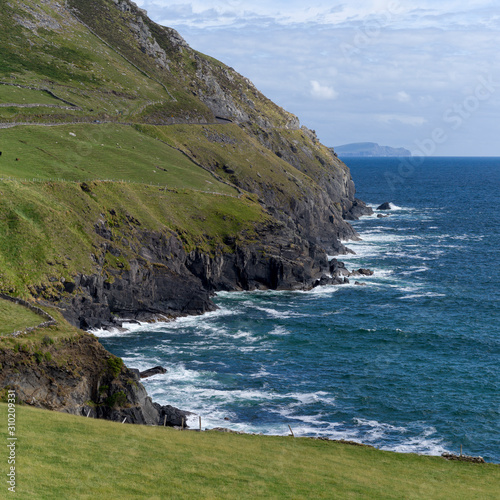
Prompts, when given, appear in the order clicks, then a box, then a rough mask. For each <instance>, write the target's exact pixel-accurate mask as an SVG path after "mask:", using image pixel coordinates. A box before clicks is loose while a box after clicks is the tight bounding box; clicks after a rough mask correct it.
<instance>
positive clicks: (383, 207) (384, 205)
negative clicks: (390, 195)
mask: <svg viewBox="0 0 500 500" xmlns="http://www.w3.org/2000/svg"><path fill="white" fill-rule="evenodd" d="M377 210H392V207H391V204H390V202H388V201H386V202H385V203H382V205H379V206H378V207H377Z"/></svg>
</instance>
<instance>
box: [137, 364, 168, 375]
mask: <svg viewBox="0 0 500 500" xmlns="http://www.w3.org/2000/svg"><path fill="white" fill-rule="evenodd" d="M163 373H167V370H166V369H165V368H163V366H155V367H154V368H148V369H147V370H144V371H142V372H140V374H139V375H140V377H141V378H148V377H152V376H153V375H159V374H163Z"/></svg>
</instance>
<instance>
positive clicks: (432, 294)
mask: <svg viewBox="0 0 500 500" xmlns="http://www.w3.org/2000/svg"><path fill="white" fill-rule="evenodd" d="M429 297H446V295H445V294H443V293H435V292H425V293H415V294H411V295H405V296H404V297H399V299H400V300H406V299H421V298H429Z"/></svg>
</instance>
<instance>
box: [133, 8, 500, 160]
mask: <svg viewBox="0 0 500 500" xmlns="http://www.w3.org/2000/svg"><path fill="white" fill-rule="evenodd" d="M136 3H137V5H138V6H139V7H141V8H143V9H146V10H147V11H148V15H149V17H150V18H151V19H153V20H154V21H156V22H157V23H159V24H162V25H164V26H169V27H171V28H175V29H176V30H177V31H179V33H180V34H181V36H183V38H184V39H185V40H186V41H187V42H188V43H189V45H190V46H191V47H192V48H193V49H195V50H198V51H200V52H203V53H205V54H208V55H210V56H212V57H215V58H217V59H219V60H220V61H222V62H224V63H225V64H227V65H228V66H231V67H233V68H234V69H235V70H236V71H238V72H239V73H241V74H242V75H244V76H246V77H247V78H249V79H250V80H251V81H252V82H253V83H254V84H255V86H256V87H257V88H258V89H259V90H260V91H261V92H262V93H263V94H264V95H266V96H267V97H269V98H270V99H272V100H273V101H274V102H276V103H277V104H278V105H280V106H282V107H283V108H285V109H286V110H287V111H290V112H292V113H294V114H295V115H297V116H298V117H299V119H300V122H301V124H302V125H305V126H306V127H308V128H310V129H313V130H315V131H316V132H317V134H318V137H319V139H320V140H321V142H323V144H325V145H327V146H338V145H342V144H348V143H352V142H377V143H379V144H381V145H384V146H392V147H405V148H407V149H409V150H410V151H412V152H413V154H417V155H424V156H500V134H499V132H500V50H499V47H500V5H499V4H498V0H474V1H469V2H465V1H463V0H460V1H457V0H441V1H440V2H436V1H435V0H433V1H430V0H429V1H427V0H414V1H412V2H409V1H407V0H406V1H403V0H353V1H349V2H347V0H340V1H339V2H337V1H336V0H332V1H323V0H318V1H314V0H310V1H308V2H306V1H304V0H300V1H298V0H286V1H284V0H267V1H264V0H251V1H247V0H225V1H222V0H221V1H219V0H136Z"/></svg>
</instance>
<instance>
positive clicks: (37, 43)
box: [0, 0, 356, 327]
mask: <svg viewBox="0 0 500 500" xmlns="http://www.w3.org/2000/svg"><path fill="white" fill-rule="evenodd" d="M0 7H1V10H2V16H1V17H0V151H1V152H2V155H1V156H0V183H1V184H0V189H1V190H2V197H1V198H0V291H4V292H8V293H11V294H16V295H22V296H25V297H29V296H33V297H37V298H39V299H43V300H49V301H51V303H54V302H55V303H57V304H62V306H63V309H64V310H65V311H66V313H67V317H68V319H69V320H70V321H71V322H73V323H74V324H76V325H80V326H85V327H88V326H89V325H94V326H96V325H99V324H100V321H101V320H103V321H111V319H112V317H111V316H112V315H113V314H116V315H122V314H127V315H128V314H130V315H132V316H134V314H135V313H134V311H135V309H139V310H140V311H142V313H143V314H155V313H158V314H174V313H175V311H176V308H177V309H179V310H180V311H181V312H182V313H188V312H189V313H192V312H203V311H204V310H207V308H210V307H211V306H210V304H209V300H208V294H209V293H211V292H212V291H213V290H217V289H221V288H222V289H242V288H244V289H245V288H255V287H263V288H310V287H311V286H314V285H315V284H316V282H317V281H318V280H319V279H320V278H321V276H322V275H323V274H325V273H326V274H327V275H329V274H331V273H330V270H329V266H328V262H327V260H326V252H325V250H324V249H323V247H325V248H327V249H328V253H333V252H335V251H339V252H342V251H343V250H344V249H343V246H342V244H341V243H340V239H349V238H355V237H356V234H355V232H354V231H353V229H352V228H351V227H350V226H349V225H348V224H347V223H346V222H344V220H343V217H344V216H346V215H347V214H348V212H349V210H350V208H351V207H352V205H353V201H354V185H353V183H352V180H351V177H350V173H349V170H348V169H347V167H346V166H345V165H344V164H343V163H342V162H340V161H339V160H338V159H337V158H335V157H334V155H332V153H331V152H330V151H329V150H328V149H327V148H325V147H324V146H323V145H321V144H320V143H319V141H318V140H317V137H316V136H315V134H314V132H312V131H309V130H308V129H306V128H304V127H302V128H300V125H299V122H298V119H297V118H296V117H295V116H293V115H291V114H290V113H288V112H286V111H285V110H283V109H281V108H280V107H279V106H277V105H275V104H274V103H272V102H271V101H270V100H269V99H266V98H265V97H264V96H263V95H262V94H261V93H260V92H259V91H258V90H257V89H256V88H255V87H254V86H253V84H252V83H251V82H250V81H248V79H246V78H244V77H243V76H241V75H239V74H237V73H236V72H235V71H234V70H233V69H232V68H229V67H227V66H226V65H224V64H223V63H221V62H219V61H216V60H214V59H213V58H211V57H209V56H205V55H203V54H200V53H198V52H196V51H194V50H192V49H191V48H190V47H189V46H188V45H187V44H186V42H185V41H184V40H183V39H182V38H181V37H180V35H179V34H178V33H177V32H176V31H175V30H172V29H170V28H164V27H161V26H159V25H157V24H156V23H154V22H152V21H151V20H150V19H149V18H148V17H147V14H146V13H145V12H144V11H142V10H141V9H138V8H137V6H135V4H133V3H131V2H129V1H128V0H67V1H63V0H50V1H43V2H42V1H39V0H24V1H23V2H22V3H17V4H13V3H12V2H7V1H5V0H0ZM183 279H184V281H185V282H186V283H187V282H189V283H190V285H189V286H187V288H186V290H185V292H186V293H185V294H184V301H183V302H182V304H180V303H178V302H176V300H175V296H174V291H175V290H176V287H177V286H179V285H178V283H181V282H182V280H183ZM174 282H175V283H176V284H175V285H173V283H174ZM148 287H149V288H148ZM188 289H189V292H188ZM148 290H149V291H148ZM165 294H166V295H167V296H168V300H167V299H165V300H164V301H163V302H161V301H160V302H158V298H157V297H159V296H164V295H165ZM181 295H182V294H181ZM191 296H193V297H197V298H199V299H200V301H199V302H196V300H198V299H196V300H195V302H196V304H194V303H190V299H189V297H191ZM87 310H88V311H90V312H89V313H88V314H89V315H90V316H91V318H90V319H89V318H87V317H86V314H87V313H86V311H87ZM71 311H73V312H71ZM142 313H141V314H142ZM88 321H90V323H89V322H88Z"/></svg>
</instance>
